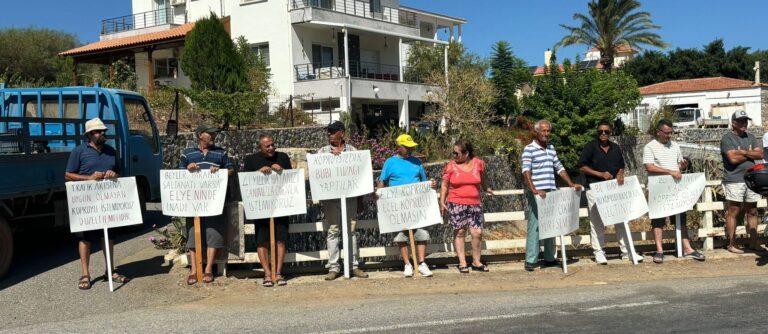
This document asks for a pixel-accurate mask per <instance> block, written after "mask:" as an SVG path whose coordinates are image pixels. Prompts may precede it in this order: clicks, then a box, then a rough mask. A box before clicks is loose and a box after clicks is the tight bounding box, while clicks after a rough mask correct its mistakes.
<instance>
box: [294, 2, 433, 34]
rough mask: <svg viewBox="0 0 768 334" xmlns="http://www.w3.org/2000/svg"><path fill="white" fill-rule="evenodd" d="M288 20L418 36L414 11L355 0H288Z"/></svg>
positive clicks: (298, 22) (295, 22) (296, 22)
mask: <svg viewBox="0 0 768 334" xmlns="http://www.w3.org/2000/svg"><path fill="white" fill-rule="evenodd" d="M290 1H291V2H290V4H289V6H288V10H289V11H290V16H291V23H293V24H312V23H313V22H332V23H337V24H347V25H352V26H358V27H365V28H368V29H372V30H377V31H382V32H394V33H399V34H403V35H412V36H419V25H418V21H417V19H416V14H414V13H412V12H408V11H405V10H400V9H399V8H392V7H386V6H375V5H373V4H372V3H371V2H370V1H358V0H290Z"/></svg>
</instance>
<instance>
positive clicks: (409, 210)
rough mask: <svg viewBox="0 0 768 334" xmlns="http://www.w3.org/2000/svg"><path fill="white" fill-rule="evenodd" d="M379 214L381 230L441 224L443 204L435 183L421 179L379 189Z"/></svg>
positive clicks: (377, 202) (389, 230)
mask: <svg viewBox="0 0 768 334" xmlns="http://www.w3.org/2000/svg"><path fill="white" fill-rule="evenodd" d="M378 194H379V199H378V200H377V201H376V207H377V210H376V215H377V218H378V220H379V232H380V233H390V232H399V231H405V230H409V229H415V228H421V227H427V226H430V225H435V224H440V223H442V222H443V219H442V218H441V217H440V207H439V206H438V204H437V193H436V192H435V190H434V189H432V183H431V182H429V181H427V182H421V183H414V184H407V185H402V186H395V187H387V188H382V189H379V191H378Z"/></svg>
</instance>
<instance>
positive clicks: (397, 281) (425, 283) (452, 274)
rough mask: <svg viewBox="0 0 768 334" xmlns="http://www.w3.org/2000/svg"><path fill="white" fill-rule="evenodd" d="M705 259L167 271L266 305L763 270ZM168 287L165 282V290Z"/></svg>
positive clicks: (228, 299)
mask: <svg viewBox="0 0 768 334" xmlns="http://www.w3.org/2000/svg"><path fill="white" fill-rule="evenodd" d="M707 256H708V259H707V261H705V262H698V261H694V260H691V259H676V258H675V257H674V256H671V255H667V256H666V257H665V263H664V264H662V265H658V264H654V263H653V262H652V261H651V258H650V257H645V261H644V263H641V264H639V265H637V266H634V265H632V264H630V263H629V262H624V261H621V260H620V259H618V258H613V259H610V261H609V265H607V266H600V265H596V264H595V263H594V262H593V261H592V260H591V259H584V258H582V259H577V260H572V261H575V262H574V263H571V264H569V266H568V274H564V273H563V271H562V269H561V268H546V269H537V270H536V271H534V272H526V271H524V270H522V263H521V262H510V263H492V264H490V270H491V272H490V273H477V272H472V273H470V274H460V273H459V272H458V271H457V270H456V268H455V266H443V267H438V268H434V269H433V271H434V277H432V278H424V277H418V274H417V275H416V277H415V278H403V277H402V274H401V272H400V271H399V270H397V271H395V270H391V271H370V272H369V274H370V278H368V279H357V278H353V279H344V278H339V279H337V280H335V281H332V282H327V281H324V280H323V278H324V275H305V276H295V277H289V282H288V285H287V286H285V287H274V288H264V287H262V286H261V281H262V280H261V278H260V276H261V271H259V270H238V271H231V272H230V277H217V279H216V281H215V282H214V283H212V284H209V285H205V286H202V287H198V286H186V285H184V284H183V280H184V278H185V277H186V275H187V274H188V269H185V268H180V267H179V266H176V267H174V268H173V270H172V271H171V272H170V273H169V275H167V279H168V280H174V281H175V284H172V285H173V289H180V290H183V291H184V293H185V294H187V293H189V292H191V291H194V292H193V293H195V292H196V293H198V294H199V297H201V298H202V300H201V303H204V304H208V305H216V304H232V303H242V304H253V303H258V301H259V300H263V299H269V300H270V303H278V304H286V305H290V304H306V303H316V302H322V301H323V300H326V299H327V298H329V297H332V298H334V299H338V298H343V299H352V300H354V299H368V298H376V297H380V296H392V295H411V294H421V295H428V294H459V293H471V292H478V293H481V292H491V291H495V292H498V291H510V292H514V291H515V290H520V289H549V288H563V287H573V286H585V285H616V284H621V283H626V282H644V281H653V280H661V279H669V278H675V277H680V278H682V277H718V276H734V275H735V276H739V275H755V274H761V273H764V272H765V271H766V268H765V267H764V266H765V264H766V263H768V254H765V255H762V256H759V255H756V254H746V255H733V254H730V253H727V252H725V251H722V250H717V251H712V252H707ZM170 286H171V285H167V287H168V288H170Z"/></svg>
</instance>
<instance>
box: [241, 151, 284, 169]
mask: <svg viewBox="0 0 768 334" xmlns="http://www.w3.org/2000/svg"><path fill="white" fill-rule="evenodd" d="M274 164H278V165H279V166H280V167H283V169H291V159H290V158H288V155H287V154H285V153H283V152H275V154H274V155H272V156H271V157H269V158H267V157H265V156H264V155H263V154H261V153H254V154H249V155H248V156H246V157H245V164H244V166H243V168H244V169H245V171H246V172H255V171H258V170H259V169H261V168H262V167H265V166H268V167H271V166H272V165H274Z"/></svg>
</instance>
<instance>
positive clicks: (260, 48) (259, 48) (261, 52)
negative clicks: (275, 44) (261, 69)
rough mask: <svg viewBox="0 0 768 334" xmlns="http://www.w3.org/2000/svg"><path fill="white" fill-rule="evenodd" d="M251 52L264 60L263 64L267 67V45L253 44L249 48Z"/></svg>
mask: <svg viewBox="0 0 768 334" xmlns="http://www.w3.org/2000/svg"><path fill="white" fill-rule="evenodd" d="M251 50H253V52H254V53H255V54H256V55H257V56H259V57H261V58H262V59H264V63H265V64H267V67H269V43H260V44H254V45H252V46H251Z"/></svg>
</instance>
